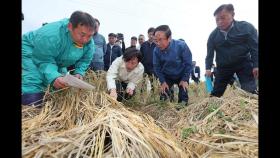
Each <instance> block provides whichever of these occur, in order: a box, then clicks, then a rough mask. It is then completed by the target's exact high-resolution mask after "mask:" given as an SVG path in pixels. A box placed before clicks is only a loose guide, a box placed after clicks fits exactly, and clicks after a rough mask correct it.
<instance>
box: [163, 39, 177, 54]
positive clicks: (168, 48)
mask: <svg viewBox="0 0 280 158" xmlns="http://www.w3.org/2000/svg"><path fill="white" fill-rule="evenodd" d="M173 43H174V40H173V39H171V40H170V42H169V45H168V47H167V48H165V49H164V50H160V51H161V52H168V51H169V50H170V49H171V47H172V44H173Z"/></svg>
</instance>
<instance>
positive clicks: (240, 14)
mask: <svg viewBox="0 0 280 158" xmlns="http://www.w3.org/2000/svg"><path fill="white" fill-rule="evenodd" d="M228 3H231V4H233V6H234V9H235V19H236V20H240V21H242V20H244V21H247V22H250V23H252V24H253V25H254V26H255V28H256V29H257V30H258V0H22V12H23V14H24V21H22V33H26V32H28V31H31V30H34V29H37V28H39V27H41V26H42V23H44V22H54V21H57V20H60V19H63V18H69V17H70V15H71V14H72V13H73V12H74V11H76V10H81V11H86V12H88V13H90V14H91V15H92V16H93V17H95V18H98V19H99V21H100V23H101V25H100V29H99V32H100V33H101V34H103V36H104V37H105V39H106V41H107V42H108V39H107V38H108V34H109V33H111V32H113V33H123V34H124V38H125V44H126V46H129V45H130V37H131V36H137V37H138V35H139V34H144V35H145V37H146V39H147V30H148V28H149V27H152V26H153V27H157V26H159V25H165V24H166V25H169V27H170V29H171V31H172V38H174V39H179V38H183V39H184V40H185V41H186V43H187V45H188V46H189V48H190V50H191V52H192V56H193V60H195V61H196V62H197V65H199V66H200V68H201V76H202V77H203V74H204V73H205V57H206V51H207V47H206V44H207V39H208V37H209V34H210V33H211V32H212V31H213V29H215V27H216V23H215V18H214V16H213V13H214V11H215V10H216V9H217V8H218V7H219V6H220V5H221V4H228ZM202 79H203V80H204V78H202Z"/></svg>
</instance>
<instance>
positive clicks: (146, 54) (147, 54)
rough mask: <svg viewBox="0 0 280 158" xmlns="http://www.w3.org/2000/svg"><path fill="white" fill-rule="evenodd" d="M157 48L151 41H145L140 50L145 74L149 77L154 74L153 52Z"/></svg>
mask: <svg viewBox="0 0 280 158" xmlns="http://www.w3.org/2000/svg"><path fill="white" fill-rule="evenodd" d="M155 47H156V44H155V43H154V42H152V43H150V42H149V41H145V42H144V43H143V44H142V45H141V48H140V52H141V54H142V57H143V58H142V61H141V62H142V64H143V65H144V72H145V73H147V74H148V75H152V74H154V70H153V51H154V48H155Z"/></svg>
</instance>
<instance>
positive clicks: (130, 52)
mask: <svg viewBox="0 0 280 158" xmlns="http://www.w3.org/2000/svg"><path fill="white" fill-rule="evenodd" d="M134 58H137V59H138V62H140V61H141V60H142V55H141V53H140V51H139V50H137V49H136V48H130V49H126V50H125V52H124V54H123V59H124V61H125V62H128V61H130V60H132V59H134Z"/></svg>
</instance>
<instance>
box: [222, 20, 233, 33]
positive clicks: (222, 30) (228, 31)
mask: <svg viewBox="0 0 280 158" xmlns="http://www.w3.org/2000/svg"><path fill="white" fill-rule="evenodd" d="M233 26H234V20H233V21H232V23H231V26H230V27H229V29H228V30H227V31H224V30H221V29H220V31H221V32H222V33H228V32H229V31H230V30H231V29H232V28H233Z"/></svg>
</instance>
